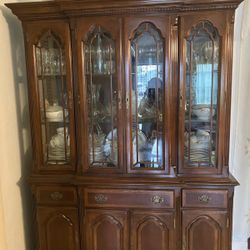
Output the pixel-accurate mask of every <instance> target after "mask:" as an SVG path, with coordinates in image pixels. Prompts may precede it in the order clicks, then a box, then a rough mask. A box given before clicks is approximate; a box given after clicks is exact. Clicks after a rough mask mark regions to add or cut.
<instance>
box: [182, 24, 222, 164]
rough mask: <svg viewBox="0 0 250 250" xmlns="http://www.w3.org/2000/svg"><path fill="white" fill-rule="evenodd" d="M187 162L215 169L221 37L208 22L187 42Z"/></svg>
mask: <svg viewBox="0 0 250 250" xmlns="http://www.w3.org/2000/svg"><path fill="white" fill-rule="evenodd" d="M186 49H187V51H186V104H185V147H184V156H185V162H186V164H187V165H188V166H191V167H206V166H208V167H215V165H216V158H217V155H216V141H217V113H218V107H217V101H218V84H219V51H220V36H219V34H218V31H217V29H216V28H214V26H213V25H212V24H211V23H210V22H207V21H204V22H200V23H199V24H198V25H197V26H196V27H194V28H193V29H192V30H191V33H190V36H189V37H188V39H187V40H186Z"/></svg>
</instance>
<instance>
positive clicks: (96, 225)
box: [83, 209, 128, 250]
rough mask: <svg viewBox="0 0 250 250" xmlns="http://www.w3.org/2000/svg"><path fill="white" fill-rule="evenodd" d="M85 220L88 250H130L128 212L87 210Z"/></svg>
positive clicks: (85, 240)
mask: <svg viewBox="0 0 250 250" xmlns="http://www.w3.org/2000/svg"><path fill="white" fill-rule="evenodd" d="M84 220H85V239H83V241H84V242H85V246H86V250H128V215H127V212H126V211H116V210H102V209H101V210H97V209H96V210H92V209H87V210H86V214H85V219H84Z"/></svg>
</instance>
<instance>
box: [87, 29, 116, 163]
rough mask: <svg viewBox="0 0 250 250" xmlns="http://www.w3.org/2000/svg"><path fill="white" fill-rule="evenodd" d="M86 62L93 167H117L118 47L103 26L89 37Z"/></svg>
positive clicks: (90, 158)
mask: <svg viewBox="0 0 250 250" xmlns="http://www.w3.org/2000/svg"><path fill="white" fill-rule="evenodd" d="M84 59H85V80H86V85H87V97H88V131H89V140H88V152H89V161H90V165H91V166H92V167H115V166H116V165H117V162H118V150H117V139H118V131H117V84H116V75H115V72H116V69H115V43H114V41H113V40H112V38H111V36H110V34H109V33H107V32H105V31H104V30H103V29H102V28H101V27H100V26H98V27H95V28H94V29H93V30H92V31H91V32H90V33H89V36H88V39H87V41H86V43H85V46H84Z"/></svg>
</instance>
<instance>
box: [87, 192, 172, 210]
mask: <svg viewBox="0 0 250 250" xmlns="http://www.w3.org/2000/svg"><path fill="white" fill-rule="evenodd" d="M84 201H85V202H84V203H85V206H86V207H122V208H127V207H129V208H174V191H172V190H167V191H162V190H161V191H157V190H154V191H147V190H121V189H105V190H103V189H85V191H84Z"/></svg>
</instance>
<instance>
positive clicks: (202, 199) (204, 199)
mask: <svg viewBox="0 0 250 250" xmlns="http://www.w3.org/2000/svg"><path fill="white" fill-rule="evenodd" d="M211 200H212V198H211V197H209V196H208V195H206V194H202V195H200V196H199V197H198V201H200V202H202V203H208V202H209V201H211Z"/></svg>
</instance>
